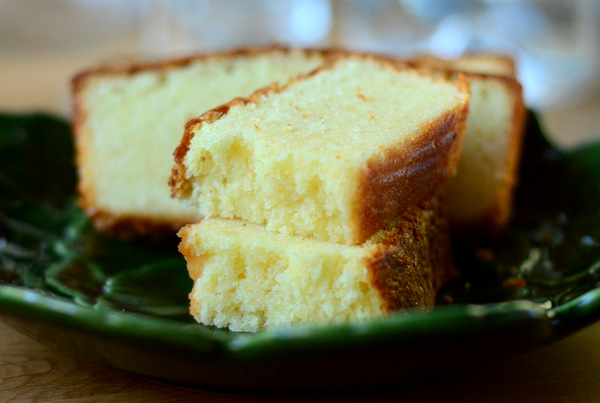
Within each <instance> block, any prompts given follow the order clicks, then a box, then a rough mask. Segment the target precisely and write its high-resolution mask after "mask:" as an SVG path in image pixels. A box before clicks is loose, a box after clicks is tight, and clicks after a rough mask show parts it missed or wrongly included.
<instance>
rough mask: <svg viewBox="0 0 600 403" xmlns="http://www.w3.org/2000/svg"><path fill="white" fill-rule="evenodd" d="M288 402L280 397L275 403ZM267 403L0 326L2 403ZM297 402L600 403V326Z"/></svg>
mask: <svg viewBox="0 0 600 403" xmlns="http://www.w3.org/2000/svg"><path fill="white" fill-rule="evenodd" d="M280 399H281V400H289V399H290V398H285V397H280V398H278V399H277V400H280ZM192 400H194V401H217V402H235V401H264V400H271V401H272V400H273V398H269V399H267V398H258V397H240V396H230V395H219V394H214V393H207V392H203V391H194V390H184V389H179V388H175V387H171V386H166V385H159V384H155V383H151V382H148V381H146V380H144V379H141V378H138V377H136V376H133V375H131V374H127V373H123V372H120V371H117V370H114V369H111V368H106V367H101V366H98V365H95V364H93V363H90V362H86V361H82V360H79V359H77V358H73V357H71V356H69V355H67V354H65V353H63V352H61V351H58V350H56V349H54V348H51V347H47V346H44V345H42V344H39V343H37V342H35V341H32V340H31V339H29V338H27V337H25V336H23V335H21V334H20V333H17V332H16V331H14V330H13V329H12V328H10V327H8V326H7V325H5V324H4V323H2V322H1V321H0V402H13V401H18V402H27V401H35V402H38V401H44V402H47V401H77V402H80V401H101V402H148V401H152V402H167V401H192ZM293 400H294V401H298V402H300V401H304V400H306V401H308V400H310V401H328V402H330V401H333V402H337V401H340V402H342V401H344V402H345V401H405V402H407V401H408V402H411V401H424V402H437V401H444V402H460V401H477V402H521V401H524V402H525V401H526V402H537V401H540V402H595V401H600V322H598V323H596V324H594V325H591V326H589V327H587V328H585V329H583V330H581V331H579V332H578V333H576V334H574V335H572V336H569V337H568V338H566V339H564V340H561V341H559V342H557V343H554V344H552V345H549V346H546V347H543V348H540V349H538V350H535V351H533V352H529V353H526V354H523V355H520V356H517V357H513V358H509V359H506V360H504V361H500V362H494V363H490V364H487V365H485V366H483V367H479V368H473V369H472V370H470V371H469V372H467V373H462V374H459V375H455V376H452V377H449V378H445V379H441V380H436V381H429V382H424V383H421V384H417V385H409V386H404V387H392V388H389V389H387V390H372V391H366V392H363V393H361V394H356V393H355V394H348V395H340V394H336V395H318V394H317V395H315V396H310V398H294V399H293Z"/></svg>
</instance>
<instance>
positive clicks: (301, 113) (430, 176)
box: [170, 56, 469, 245]
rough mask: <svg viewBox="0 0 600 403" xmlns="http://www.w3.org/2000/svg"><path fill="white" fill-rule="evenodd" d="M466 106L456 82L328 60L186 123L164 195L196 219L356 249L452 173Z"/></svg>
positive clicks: (460, 82)
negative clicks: (232, 221) (244, 224)
mask: <svg viewBox="0 0 600 403" xmlns="http://www.w3.org/2000/svg"><path fill="white" fill-rule="evenodd" d="M468 100H469V91H468V82H467V81H466V79H464V78H463V77H461V76H458V77H454V78H453V79H451V80H446V79H434V78H431V77H429V76H426V75H423V74H421V73H419V72H417V71H413V70H409V69H406V68H403V67H400V66H399V64H398V63H396V62H393V61H390V60H387V59H382V58H374V57H368V56H363V57H359V56H348V57H343V58H339V59H338V60H336V61H334V62H332V63H328V64H326V65H325V66H323V67H321V68H319V69H318V70H316V71H314V72H313V73H311V74H309V75H307V76H303V77H299V78H297V79H294V80H292V81H291V82H290V83H288V84H287V85H285V86H283V87H279V86H277V85H274V86H270V87H267V88H264V89H262V90H259V91H257V92H255V93H254V94H253V95H252V96H251V97H250V98H237V99H235V100H233V101H231V102H230V103H228V104H225V105H222V106H220V107H218V108H216V109H213V110H211V111H209V112H207V113H205V114H203V115H202V116H201V117H200V118H198V119H194V120H191V121H190V122H188V124H187V127H186V130H185V134H184V137H183V139H182V142H181V144H180V145H179V147H178V148H177V150H176V152H175V161H176V164H175V167H174V168H173V174H172V176H171V181H170V183H171V188H172V190H173V194H174V195H175V196H176V197H178V198H180V199H184V200H186V201H188V203H189V204H190V205H193V206H196V208H197V209H198V212H199V213H200V214H201V215H203V216H207V217H209V216H212V217H222V218H239V219H243V220H247V221H249V222H253V223H256V224H260V225H265V226H266V229H267V230H270V231H279V232H280V233H281V234H284V235H298V236H307V237H313V238H315V239H318V240H322V241H331V242H337V243H343V244H348V245H356V244H360V243H362V242H364V241H365V240H366V239H367V238H368V237H369V236H371V235H372V234H374V233H375V232H376V231H378V230H379V229H381V228H384V227H386V226H387V225H388V224H389V223H390V222H391V221H393V220H396V219H397V217H398V216H399V215H401V214H402V213H403V212H404V211H405V210H406V209H407V208H408V207H410V206H413V205H416V204H419V203H421V202H422V201H424V200H426V199H428V198H430V197H432V196H433V195H434V194H435V193H437V191H438V190H439V189H440V187H441V186H442V184H443V183H444V181H445V179H446V178H447V177H448V176H449V175H450V174H451V173H452V172H453V170H454V168H455V165H456V162H457V160H458V155H459V150H460V144H461V140H462V134H463V131H464V122H465V120H466V116H467V110H468Z"/></svg>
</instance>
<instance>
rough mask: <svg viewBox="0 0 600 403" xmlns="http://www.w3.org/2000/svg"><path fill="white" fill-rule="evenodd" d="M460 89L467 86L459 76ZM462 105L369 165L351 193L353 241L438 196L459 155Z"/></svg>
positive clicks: (463, 116) (464, 114)
mask: <svg viewBox="0 0 600 403" xmlns="http://www.w3.org/2000/svg"><path fill="white" fill-rule="evenodd" d="M459 80H460V83H461V85H465V86H467V85H468V83H467V82H466V81H464V78H460V79H459ZM467 113H468V104H465V105H464V106H463V107H462V108H461V109H458V110H454V111H452V112H450V113H448V114H447V115H446V116H445V117H444V119H442V120H441V121H439V122H436V123H434V124H431V125H429V126H426V127H423V128H422V130H421V133H423V135H421V136H418V137H416V138H415V139H414V140H413V141H412V143H410V144H408V145H406V144H402V145H399V146H398V147H396V148H390V149H388V150H386V152H385V153H384V155H383V157H382V158H379V159H378V160H374V161H369V163H368V165H367V167H366V169H365V171H364V172H363V174H362V180H361V185H360V187H359V190H358V192H357V200H356V204H355V210H354V215H353V216H354V220H353V221H354V222H358V223H359V228H357V238H358V243H361V242H362V241H364V240H365V239H367V238H368V237H369V236H370V235H372V234H373V233H374V232H375V231H377V230H378V229H380V228H382V227H384V226H385V225H386V223H388V222H390V221H391V220H393V219H395V218H396V217H398V215H400V214H402V212H403V211H405V210H407V209H408V208H409V207H410V206H414V205H417V204H420V203H421V202H423V201H424V200H427V199H429V198H431V197H432V196H433V195H434V194H436V193H438V192H439V190H440V188H441V187H442V186H443V184H444V183H445V181H446V179H447V178H448V177H449V176H450V175H451V174H452V173H453V172H454V170H455V168H456V165H457V163H458V159H459V155H460V146H461V144H462V137H463V134H464V130H465V123H466V118H467Z"/></svg>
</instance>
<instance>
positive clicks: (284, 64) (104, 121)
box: [72, 47, 333, 236]
mask: <svg viewBox="0 0 600 403" xmlns="http://www.w3.org/2000/svg"><path fill="white" fill-rule="evenodd" d="M331 53H333V52H328V51H313V50H291V49H285V48H280V47H270V48H263V49H246V50H239V51H233V52H227V53H221V54H213V55H206V56H198V57H193V58H188V59H182V60H175V61H168V62H162V63H155V64H144V65H129V66H124V67H114V68H101V69H97V70H92V71H87V72H84V73H81V74H79V75H78V76H77V77H75V78H74V80H73V83H72V84H73V98H74V127H73V129H74V133H75V140H76V149H77V165H78V168H79V193H80V205H81V207H82V208H83V209H84V210H85V211H86V212H87V214H88V215H89V216H91V217H92V219H93V220H94V222H95V224H96V225H97V227H99V228H100V229H102V230H105V231H108V232H113V233H117V234H121V235H140V234H141V235H152V236H159V235H161V234H167V235H171V236H173V235H174V234H175V233H176V232H177V230H179V228H181V226H182V225H184V224H187V223H190V222H193V221H195V220H197V219H198V218H199V214H198V210H197V209H193V208H186V207H183V206H182V205H181V203H179V202H178V201H177V200H173V199H171V197H170V190H169V186H168V179H169V173H170V171H171V168H172V167H173V157H172V152H173V150H174V149H175V148H176V147H177V145H178V144H179V142H180V140H181V133H182V130H183V128H184V126H185V123H186V122H187V121H188V120H189V119H191V118H193V117H195V116H198V115H200V114H201V113H203V112H205V111H207V110H209V109H211V108H213V107H215V106H217V105H220V104H222V103H224V102H227V101H229V100H230V99H232V98H234V97H236V96H240V95H248V94H251V93H252V92H253V91H254V90H256V89H258V88H261V87H263V86H265V85H268V84H271V83H273V82H287V81H288V80H289V79H290V78H292V77H295V76H297V75H298V74H300V73H307V72H309V71H312V70H313V69H314V68H316V67H317V66H319V65H321V64H322V63H323V61H324V60H325V59H326V58H327V57H328V55H330V54H331Z"/></svg>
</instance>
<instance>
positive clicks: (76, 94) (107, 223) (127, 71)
mask: <svg viewBox="0 0 600 403" xmlns="http://www.w3.org/2000/svg"><path fill="white" fill-rule="evenodd" d="M295 51H301V52H304V53H306V54H308V55H322V56H325V57H326V58H328V57H334V56H335V55H336V54H338V53H343V52H344V51H342V50H341V49H333V48H331V49H296V48H288V47H284V46H279V45H272V46H267V47H256V48H242V49H235V50H230V51H226V52H221V53H212V54H200V55H194V56H190V57H186V58H179V59H173V60H167V61H159V62H137V63H126V64H120V65H112V66H103V67H100V68H95V69H89V70H86V71H83V72H81V73H79V74H77V75H76V76H75V77H73V79H72V80H71V94H72V99H73V105H72V108H73V110H72V131H73V136H74V140H75V148H76V161H75V162H76V166H78V167H80V169H84V168H83V167H86V166H87V162H88V161H89V158H90V156H89V154H90V153H91V152H92V147H91V144H90V134H89V133H86V132H85V130H86V127H85V122H86V119H87V116H86V113H85V108H84V104H83V103H84V99H83V97H84V92H85V87H86V85H87V82H88V81H89V80H90V79H93V78H95V77H98V76H119V75H123V76H128V75H135V74H137V73H141V72H146V71H157V72H161V71H166V70H168V69H172V68H180V67H185V66H187V65H190V64H192V63H194V62H197V61H203V60H206V61H208V60H218V59H227V58H232V57H254V56H260V55H264V54H268V53H273V52H279V53H290V52H295ZM217 109H218V108H217ZM188 126H189V124H188ZM186 132H187V129H186ZM185 139H186V137H185V136H184V141H185ZM182 143H183V142H182ZM180 147H181V145H180ZM183 174H184V172H181V171H177V170H176V169H174V176H176V177H177V176H178V175H183ZM182 178H183V177H182ZM171 181H172V180H169V183H171ZM78 193H79V198H78V205H79V206H80V207H81V208H82V209H83V210H84V211H86V212H87V214H88V215H89V216H90V218H91V219H92V220H93V221H94V223H95V224H96V226H97V228H99V229H100V230H102V231H105V232H109V233H112V234H115V235H120V236H124V237H131V236H133V235H135V234H136V233H137V234H138V235H142V236H157V237H161V236H163V235H164V236H173V234H174V232H175V231H176V230H177V229H179V228H180V227H181V225H182V224H185V223H183V222H182V221H181V219H170V218H167V217H163V218H154V217H143V216H121V215H118V214H114V213H111V212H109V211H101V210H100V208H99V206H98V204H97V196H96V191H95V187H94V183H93V181H92V180H91V179H89V178H87V177H84V176H82V175H80V177H79V183H78ZM188 222H189V221H188Z"/></svg>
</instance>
